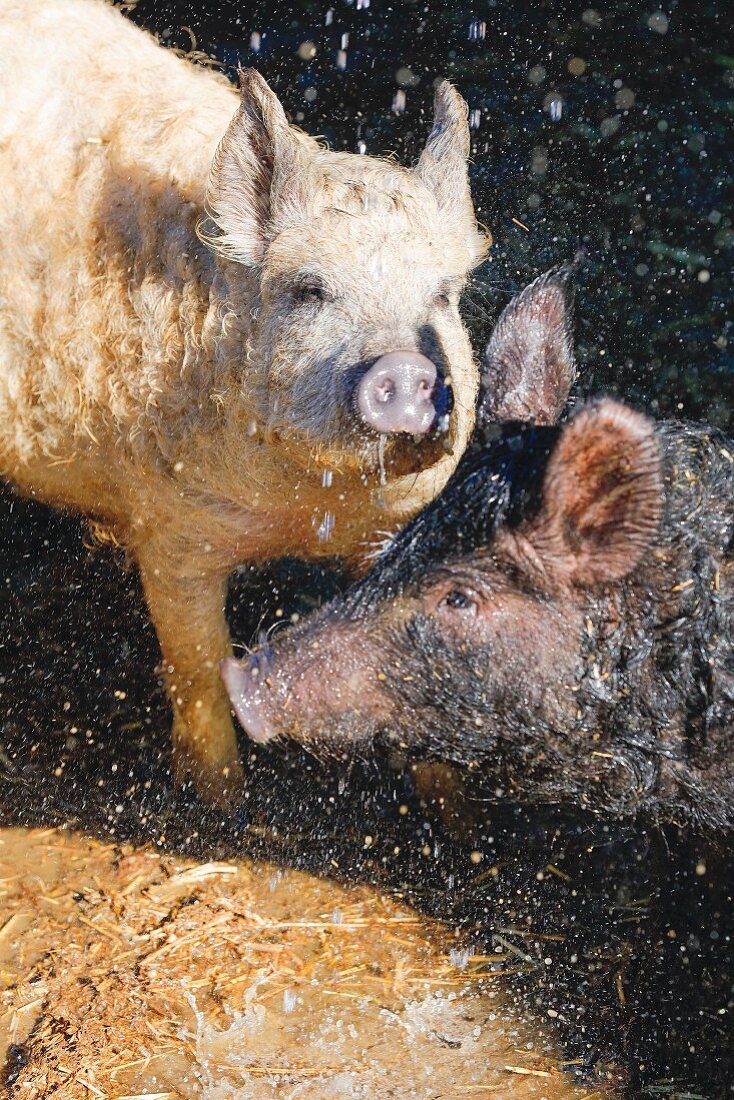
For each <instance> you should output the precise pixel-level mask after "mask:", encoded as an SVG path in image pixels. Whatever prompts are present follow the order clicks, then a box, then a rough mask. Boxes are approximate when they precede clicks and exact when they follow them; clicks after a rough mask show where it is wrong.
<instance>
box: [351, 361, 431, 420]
mask: <svg viewBox="0 0 734 1100" xmlns="http://www.w3.org/2000/svg"><path fill="white" fill-rule="evenodd" d="M437 380H438V372H437V370H436V367H435V364H434V363H432V362H431V360H430V359H427V358H426V356H425V355H421V354H420V352H417V351H391V352H388V354H387V355H381V356H380V358H379V359H378V360H377V362H376V363H373V365H372V366H371V367H370V369H369V370H368V371H367V373H366V374H365V375H364V377H363V378H362V379H361V381H360V383H359V386H358V388H357V407H358V409H359V412H360V414H361V416H362V419H363V420H364V421H365V423H367V424H369V426H370V427H371V428H374V429H375V431H378V432H409V433H411V434H412V435H425V433H426V432H427V431H428V430H429V429H430V428H431V426H432V425H433V422H434V420H435V418H436V408H435V405H434V393H435V390H436V383H437Z"/></svg>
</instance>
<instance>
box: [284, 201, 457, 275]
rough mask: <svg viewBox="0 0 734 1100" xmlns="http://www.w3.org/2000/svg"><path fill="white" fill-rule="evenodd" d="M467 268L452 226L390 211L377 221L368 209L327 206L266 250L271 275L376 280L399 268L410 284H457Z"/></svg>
mask: <svg viewBox="0 0 734 1100" xmlns="http://www.w3.org/2000/svg"><path fill="white" fill-rule="evenodd" d="M470 266H471V254H470V251H469V248H468V245H467V242H466V241H465V240H464V239H463V238H462V236H461V235H460V234H459V233H457V232H456V230H455V229H454V228H453V227H451V228H448V229H447V228H446V227H445V226H444V225H443V224H441V222H440V221H439V220H438V218H436V219H424V220H423V221H419V220H411V219H409V218H406V217H405V216H404V214H403V213H402V212H401V211H399V210H397V211H396V210H391V209H386V210H385V211H381V212H380V215H379V217H378V218H377V219H376V218H375V217H374V216H373V213H372V212H371V211H359V212H357V213H351V212H349V211H347V210H345V209H343V208H341V207H337V206H333V207H328V208H325V209H323V210H322V211H321V212H320V213H319V214H315V215H313V216H311V217H310V218H309V219H308V221H307V222H304V223H302V224H300V225H294V226H291V227H289V228H288V229H286V230H284V231H283V232H281V233H280V234H279V236H278V237H277V238H276V239H275V240H274V241H273V242H272V243H271V245H270V249H269V252H268V267H269V269H270V271H269V273H270V274H271V275H272V276H275V277H277V276H278V275H281V274H291V273H293V272H297V271H299V270H300V269H305V270H308V269H313V270H317V271H321V272H323V273H324V274H326V275H329V274H331V275H332V276H333V278H334V280H335V281H336V282H341V281H344V280H349V278H350V277H355V276H357V275H359V277H360V278H366V279H368V280H375V279H377V280H379V279H381V278H382V277H383V276H384V277H385V278H390V276H391V275H393V274H396V273H398V272H400V273H401V275H402V274H405V275H406V277H407V276H409V278H410V283H409V284H408V285H411V284H412V283H415V282H419V281H421V280H422V279H424V280H425V281H427V282H431V281H434V280H435V279H436V278H440V279H447V280H456V281H459V282H460V281H463V280H464V279H465V278H466V275H467V273H468V270H469V267H470Z"/></svg>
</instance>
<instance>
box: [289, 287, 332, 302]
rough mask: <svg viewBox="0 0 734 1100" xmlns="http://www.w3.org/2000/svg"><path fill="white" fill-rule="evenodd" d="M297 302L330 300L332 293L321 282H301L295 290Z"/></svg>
mask: <svg viewBox="0 0 734 1100" xmlns="http://www.w3.org/2000/svg"><path fill="white" fill-rule="evenodd" d="M296 296H297V298H298V300H299V302H311V303H313V302H317V303H318V302H330V301H331V299H332V295H331V294H330V293H329V291H328V290H327V289H326V287H324V286H322V285H321V283H303V285H302V286H299V287H298V288H297V290H296Z"/></svg>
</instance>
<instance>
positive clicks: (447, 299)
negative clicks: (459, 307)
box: [434, 290, 454, 309]
mask: <svg viewBox="0 0 734 1100" xmlns="http://www.w3.org/2000/svg"><path fill="white" fill-rule="evenodd" d="M434 303H435V305H436V306H437V307H438V309H448V308H449V307H450V306H452V305H453V304H454V299H453V296H452V294H451V291H450V290H440V291H439V292H438V294H437V295H436V297H435V298H434Z"/></svg>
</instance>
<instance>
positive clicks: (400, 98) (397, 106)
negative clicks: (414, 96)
mask: <svg viewBox="0 0 734 1100" xmlns="http://www.w3.org/2000/svg"><path fill="white" fill-rule="evenodd" d="M404 110H405V92H404V91H403V89H402V88H398V90H397V92H396V93H395V95H394V96H393V97H392V111H393V114H396V115H402V113H403V111H404Z"/></svg>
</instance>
